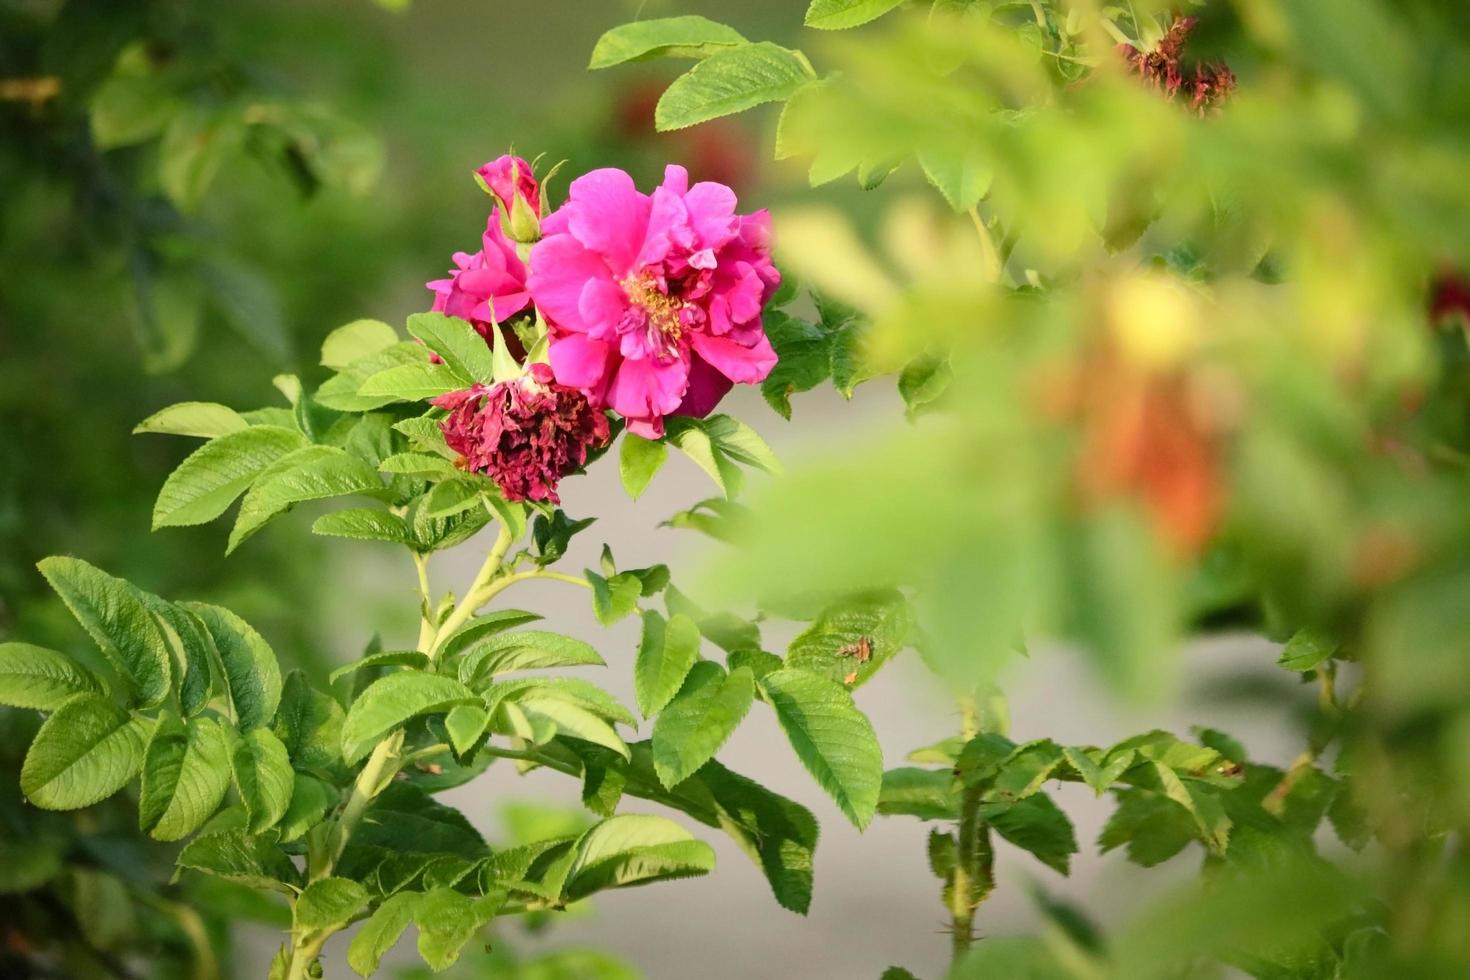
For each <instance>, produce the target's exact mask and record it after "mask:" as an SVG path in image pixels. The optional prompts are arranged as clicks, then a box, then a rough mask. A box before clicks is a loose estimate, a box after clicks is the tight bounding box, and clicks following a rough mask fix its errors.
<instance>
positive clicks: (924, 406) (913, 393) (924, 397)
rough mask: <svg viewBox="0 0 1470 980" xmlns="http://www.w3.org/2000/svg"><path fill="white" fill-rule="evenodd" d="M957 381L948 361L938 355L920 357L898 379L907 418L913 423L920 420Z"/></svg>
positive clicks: (906, 366)
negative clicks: (950, 385) (953, 382)
mask: <svg viewBox="0 0 1470 980" xmlns="http://www.w3.org/2000/svg"><path fill="white" fill-rule="evenodd" d="M953 380H954V371H953V369H951V368H950V365H949V358H948V357H941V356H939V355H935V354H928V353H925V354H920V355H919V356H918V357H916V358H914V359H913V360H912V361H909V362H908V363H907V364H905V365H904V367H903V371H901V372H900V373H899V375H898V393H899V395H900V396H901V397H902V398H903V403H904V406H905V409H904V414H905V415H907V416H908V417H909V419H910V420H912V419H916V418H918V417H919V416H920V415H923V414H924V413H925V412H927V411H929V410H930V407H931V406H932V405H933V404H934V403H935V402H937V401H939V399H940V398H942V397H943V396H944V393H945V392H946V391H948V390H949V384H950V382H951V381H953Z"/></svg>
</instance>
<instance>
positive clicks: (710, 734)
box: [653, 660, 755, 788]
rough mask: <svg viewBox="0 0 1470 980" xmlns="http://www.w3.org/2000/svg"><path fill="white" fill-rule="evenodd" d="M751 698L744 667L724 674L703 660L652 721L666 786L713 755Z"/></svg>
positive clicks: (655, 750)
mask: <svg viewBox="0 0 1470 980" xmlns="http://www.w3.org/2000/svg"><path fill="white" fill-rule="evenodd" d="M754 699H755V679H754V677H753V676H752V675H751V673H750V671H749V670H745V669H744V668H741V669H738V670H735V671H732V672H731V673H729V674H726V673H725V671H724V669H723V668H722V667H720V665H719V664H716V663H712V662H710V661H708V660H702V661H700V662H699V663H697V664H695V665H694V667H693V669H692V670H690V671H689V675H688V677H687V678H686V679H685V681H684V685H683V687H681V688H680V690H679V693H678V694H677V695H676V696H675V697H674V699H673V700H672V701H670V702H669V703H668V705H667V706H666V707H665V708H664V709H663V711H662V712H661V713H660V714H659V716H658V720H657V721H656V722H654V725H653V768H654V771H655V772H657V773H658V778H659V780H660V781H661V782H662V783H663V784H664V785H665V786H667V787H670V788H672V787H674V786H677V785H678V784H679V783H681V782H683V781H684V780H685V779H687V778H688V777H689V776H691V775H693V774H694V773H695V772H696V771H698V769H699V767H700V766H702V765H704V764H705V763H706V762H708V761H709V760H710V759H712V758H714V755H715V753H716V752H718V751H719V750H720V746H722V745H724V744H725V742H726V741H728V740H729V738H730V736H731V735H732V734H734V732H735V729H736V728H737V727H739V725H740V722H741V720H742V719H744V718H745V715H746V712H748V711H749V710H750V703H751V702H752V701H753V700H754Z"/></svg>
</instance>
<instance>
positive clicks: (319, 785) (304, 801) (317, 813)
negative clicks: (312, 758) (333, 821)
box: [276, 772, 337, 843]
mask: <svg viewBox="0 0 1470 980" xmlns="http://www.w3.org/2000/svg"><path fill="white" fill-rule="evenodd" d="M293 776H294V778H293V783H292V787H291V804H290V805H289V806H287V807H286V812H285V814H284V815H283V816H282V817H281V822H280V823H279V824H277V825H276V830H277V831H278V832H279V833H280V835H281V836H280V839H281V841H282V842H283V843H289V842H290V841H294V840H300V839H301V838H302V837H303V836H304V835H305V834H306V832H307V831H309V830H311V829H312V828H313V827H315V826H316V825H317V824H319V823H321V822H322V818H323V817H325V816H326V815H327V811H328V810H330V809H331V808H332V806H333V805H334V804H336V802H337V792H336V790H334V789H333V788H332V787H331V786H329V785H327V784H326V783H324V782H322V781H321V780H320V779H317V778H316V777H314V776H308V775H306V774H305V773H301V772H298V773H295V774H293Z"/></svg>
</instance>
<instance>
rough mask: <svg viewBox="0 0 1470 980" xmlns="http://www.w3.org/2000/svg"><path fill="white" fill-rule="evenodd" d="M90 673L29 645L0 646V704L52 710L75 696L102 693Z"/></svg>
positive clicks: (67, 659)
mask: <svg viewBox="0 0 1470 980" xmlns="http://www.w3.org/2000/svg"><path fill="white" fill-rule="evenodd" d="M103 693H105V692H104V691H103V690H102V685H101V684H100V683H99V682H98V681H97V679H96V678H95V677H93V676H92V674H91V672H90V671H87V670H86V669H84V668H82V667H81V666H79V665H77V664H75V663H73V662H72V661H71V659H70V658H68V657H67V656H65V655H64V654H60V653H57V652H56V651H55V650H48V649H46V648H45V647H38V646H32V645H31V644H29V643H0V704H4V705H9V706H10V707H12V708H36V709H38V710H40V711H55V710H56V709H57V708H59V707H61V706H62V705H63V704H64V703H66V702H67V701H68V700H69V699H71V698H72V697H73V696H75V695H78V694H103Z"/></svg>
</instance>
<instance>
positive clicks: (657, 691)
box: [633, 610, 699, 718]
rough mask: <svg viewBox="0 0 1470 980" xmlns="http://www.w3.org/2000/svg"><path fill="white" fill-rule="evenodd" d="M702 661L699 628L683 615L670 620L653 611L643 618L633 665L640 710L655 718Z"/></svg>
mask: <svg viewBox="0 0 1470 980" xmlns="http://www.w3.org/2000/svg"><path fill="white" fill-rule="evenodd" d="M697 659H699V627H698V626H697V625H696V624H695V622H694V620H692V619H690V618H689V617H688V616H685V615H684V614H682V613H676V614H674V615H673V616H672V617H670V619H669V621H668V622H667V623H665V622H664V619H663V617H662V616H660V615H659V614H658V613H656V612H653V611H652V610H649V611H647V612H645V613H644V614H643V638H642V639H641V640H640V641H639V643H638V659H637V660H636V661H635V662H634V665H633V689H634V694H635V696H636V697H637V699H638V710H639V711H641V712H643V717H645V718H652V717H653V716H654V715H656V714H658V713H659V712H660V711H662V710H663V709H664V706H665V705H666V704H668V703H669V702H670V701H671V700H673V698H674V695H676V694H678V693H679V688H680V687H681V686H682V685H683V683H684V678H685V677H686V676H687V675H688V674H689V669H690V668H691V667H693V666H694V662H695V660H697Z"/></svg>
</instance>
